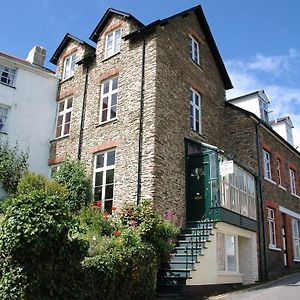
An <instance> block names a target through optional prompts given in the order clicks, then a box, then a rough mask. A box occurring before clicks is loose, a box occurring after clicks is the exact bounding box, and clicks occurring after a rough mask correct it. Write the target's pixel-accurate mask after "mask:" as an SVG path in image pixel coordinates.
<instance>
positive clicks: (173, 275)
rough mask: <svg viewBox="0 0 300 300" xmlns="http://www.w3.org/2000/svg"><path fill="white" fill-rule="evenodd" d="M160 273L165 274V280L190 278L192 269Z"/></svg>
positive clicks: (166, 270)
mask: <svg viewBox="0 0 300 300" xmlns="http://www.w3.org/2000/svg"><path fill="white" fill-rule="evenodd" d="M161 271H162V272H164V273H165V275H164V277H167V278H178V277H179V278H192V276H191V271H192V269H185V268H183V269H179V268H178V269H172V270H169V269H161Z"/></svg>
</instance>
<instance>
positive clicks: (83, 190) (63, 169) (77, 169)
mask: <svg viewBox="0 0 300 300" xmlns="http://www.w3.org/2000/svg"><path fill="white" fill-rule="evenodd" d="M53 179H54V180H55V181H57V182H58V183H60V184H62V185H63V186H65V187H66V189H67V196H66V204H67V207H68V208H69V210H70V211H71V212H77V211H79V210H80V209H81V208H82V207H83V206H86V205H87V204H88V203H89V202H90V200H91V191H92V187H91V181H90V179H89V177H87V175H86V171H85V168H84V166H83V165H82V163H81V162H80V161H79V160H67V161H65V162H63V163H62V164H61V165H60V168H59V170H58V171H57V172H56V173H55V174H54V175H53Z"/></svg>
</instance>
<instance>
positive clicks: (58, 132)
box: [56, 126, 62, 137]
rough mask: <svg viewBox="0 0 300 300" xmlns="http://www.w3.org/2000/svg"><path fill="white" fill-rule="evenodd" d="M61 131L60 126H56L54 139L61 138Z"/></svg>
mask: <svg viewBox="0 0 300 300" xmlns="http://www.w3.org/2000/svg"><path fill="white" fill-rule="evenodd" d="M61 131H62V126H57V127H56V137H60V136H61Z"/></svg>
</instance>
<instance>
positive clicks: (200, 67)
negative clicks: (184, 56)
mask: <svg viewBox="0 0 300 300" xmlns="http://www.w3.org/2000/svg"><path fill="white" fill-rule="evenodd" d="M190 60H191V61H192V63H193V64H194V65H195V66H196V67H198V68H199V69H200V70H201V71H203V67H202V65H201V62H200V64H198V63H197V62H196V61H194V60H193V59H192V58H191V57H190Z"/></svg>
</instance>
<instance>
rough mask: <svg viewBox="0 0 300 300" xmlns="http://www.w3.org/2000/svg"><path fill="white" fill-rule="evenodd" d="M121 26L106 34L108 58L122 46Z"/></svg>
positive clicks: (106, 56) (106, 54) (106, 53)
mask: <svg viewBox="0 0 300 300" xmlns="http://www.w3.org/2000/svg"><path fill="white" fill-rule="evenodd" d="M121 32H122V31H121V28H119V29H117V30H115V31H112V32H110V33H109V34H108V35H107V36H106V42H105V58H108V57H110V56H112V55H114V54H116V53H118V52H120V48H121Z"/></svg>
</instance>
